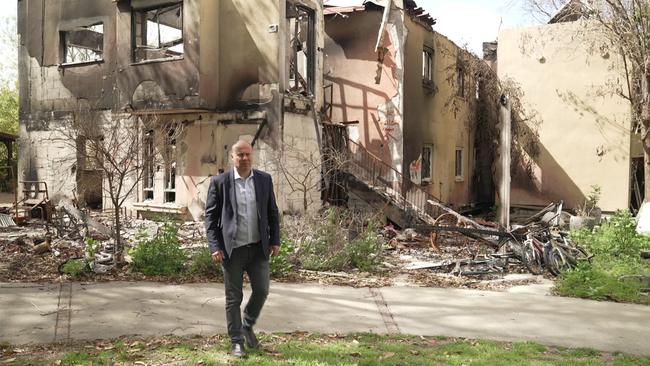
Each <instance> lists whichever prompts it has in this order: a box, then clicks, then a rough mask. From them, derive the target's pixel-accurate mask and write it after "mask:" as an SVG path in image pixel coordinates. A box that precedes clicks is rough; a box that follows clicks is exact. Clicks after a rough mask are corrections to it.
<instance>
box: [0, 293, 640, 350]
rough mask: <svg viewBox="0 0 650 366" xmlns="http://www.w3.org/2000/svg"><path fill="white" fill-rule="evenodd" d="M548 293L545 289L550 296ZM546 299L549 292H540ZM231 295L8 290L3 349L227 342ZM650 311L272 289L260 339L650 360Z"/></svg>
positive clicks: (523, 296)
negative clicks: (517, 348) (489, 346)
mask: <svg viewBox="0 0 650 366" xmlns="http://www.w3.org/2000/svg"><path fill="white" fill-rule="evenodd" d="M542 290H543V289H542ZM542 292H543V291H542ZM223 309H224V296H223V285H221V284H189V285H168V284H160V283H150V282H109V283H91V284H83V283H72V284H70V283H65V284H47V285H43V284H6V283H5V284H0V342H8V343H13V344H22V343H48V342H53V341H59V342H65V341H68V340H82V339H99V338H104V339H106V338H114V337H118V336H122V335H144V336H152V335H161V334H175V335H189V334H214V333H225V332H226V326H225V315H224V310H223ZM649 325H650V307H648V306H642V305H629V304H616V303H607V302H596V301H588V300H580V299H570V298H561V297H554V296H546V295H544V294H540V293H539V291H537V292H535V291H529V290H526V291H523V292H521V291H520V292H517V291H516V288H515V291H511V292H485V291H474V290H459V289H438V288H419V287H417V288H416V287H385V288H379V289H369V288H349V287H337V286H321V285H315V284H281V283H273V284H272V285H271V295H270V296H269V300H268V302H267V306H266V307H265V309H264V312H263V314H262V319H261V320H260V322H259V324H258V326H257V329H258V330H260V331H267V332H291V331H295V330H302V331H309V332H321V333H348V332H376V333H403V334H415V335H442V336H454V337H467V338H481V339H495V340H505V341H523V340H530V341H536V342H540V343H543V344H547V345H558V346H566V347H591V348H595V349H598V350H603V351H622V352H627V353H633V354H650V326H649Z"/></svg>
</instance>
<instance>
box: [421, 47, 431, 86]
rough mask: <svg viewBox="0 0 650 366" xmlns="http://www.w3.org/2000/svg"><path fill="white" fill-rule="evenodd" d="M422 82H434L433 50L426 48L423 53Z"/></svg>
mask: <svg viewBox="0 0 650 366" xmlns="http://www.w3.org/2000/svg"><path fill="white" fill-rule="evenodd" d="M422 81H423V82H424V83H425V84H428V83H432V82H433V49H431V48H428V47H425V48H424V50H423V51H422Z"/></svg>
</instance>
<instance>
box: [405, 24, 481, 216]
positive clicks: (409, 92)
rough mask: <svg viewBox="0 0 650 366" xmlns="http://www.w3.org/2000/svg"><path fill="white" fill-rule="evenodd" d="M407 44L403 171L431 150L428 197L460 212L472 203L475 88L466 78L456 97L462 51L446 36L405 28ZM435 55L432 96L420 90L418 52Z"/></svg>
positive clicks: (420, 28) (430, 92)
mask: <svg viewBox="0 0 650 366" xmlns="http://www.w3.org/2000/svg"><path fill="white" fill-rule="evenodd" d="M406 24H407V28H408V38H407V43H406V49H405V53H406V56H405V60H406V66H405V68H404V69H405V73H404V78H405V79H404V142H405V143H404V165H405V166H406V168H408V166H409V164H411V163H412V162H413V161H414V160H416V159H418V157H419V156H420V154H421V152H422V147H423V145H424V144H431V145H433V159H432V160H433V167H432V177H431V183H429V184H427V185H426V186H427V187H428V191H429V193H431V194H433V195H434V196H436V197H438V198H439V199H441V200H442V201H443V202H447V203H450V204H452V205H454V206H462V205H465V204H468V203H470V202H471V198H472V197H471V182H472V172H473V168H472V167H473V166H474V162H473V157H474V152H473V147H474V144H473V142H474V135H473V133H472V126H473V121H474V115H473V110H474V109H473V108H474V107H475V104H476V93H475V90H474V83H473V81H472V80H471V78H470V75H469V73H466V74H465V92H464V97H459V96H457V92H458V85H457V77H456V75H457V74H456V67H457V60H458V58H459V57H460V56H462V52H463V51H462V50H461V49H460V48H459V47H458V46H456V45H455V44H454V43H453V42H451V41H450V40H449V39H447V38H446V37H445V36H443V35H441V34H439V33H437V32H430V31H427V30H426V29H424V27H422V26H421V25H419V24H417V23H415V22H413V21H411V20H410V19H409V20H408V21H407V22H406ZM424 46H427V47H429V48H431V49H433V51H434V57H433V58H434V60H433V82H434V85H435V89H436V91H435V92H433V91H431V90H430V89H428V88H426V87H424V86H423V83H422V51H423V47H424ZM456 148H462V150H463V177H462V179H460V178H459V179H457V178H456V175H455V159H456Z"/></svg>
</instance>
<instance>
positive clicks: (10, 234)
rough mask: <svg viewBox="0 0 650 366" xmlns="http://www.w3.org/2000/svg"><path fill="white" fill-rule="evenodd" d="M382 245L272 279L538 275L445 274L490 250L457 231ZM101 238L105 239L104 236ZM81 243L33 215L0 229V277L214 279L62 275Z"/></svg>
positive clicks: (189, 245)
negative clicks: (372, 252) (370, 253)
mask: <svg viewBox="0 0 650 366" xmlns="http://www.w3.org/2000/svg"><path fill="white" fill-rule="evenodd" d="M95 219H96V220H97V221H98V222H100V223H104V224H106V225H109V222H110V219H109V218H108V217H107V216H102V215H95ZM158 225H159V224H157V223H155V222H153V221H148V220H130V221H129V222H128V223H127V225H125V230H124V232H123V236H124V237H125V239H126V240H127V241H131V240H133V239H134V237H135V235H136V233H137V232H138V231H140V230H146V231H147V232H148V233H150V234H155V232H156V231H157V228H158ZM382 235H384V236H385V238H386V241H387V246H386V248H385V250H384V251H383V256H382V258H381V263H380V264H379V265H378V266H377V270H376V271H373V273H367V272H359V271H350V272H335V273H332V272H315V271H308V270H303V269H299V268H296V269H294V270H293V271H292V272H290V273H289V274H288V275H286V276H283V277H276V278H274V280H275V281H279V282H315V283H321V284H328V285H341V286H353V287H383V286H396V285H407V286H425V287H457V288H473V289H486V290H495V291H500V290H504V289H507V288H509V287H511V286H515V285H521V284H528V283H538V282H539V281H540V277H539V276H532V275H528V276H526V275H523V276H518V277H516V278H514V279H507V280H504V273H489V274H479V275H466V274H462V273H450V272H453V271H454V263H455V261H457V260H458V259H463V258H482V257H483V256H485V255H487V253H490V252H493V251H494V249H493V248H490V247H488V246H486V245H484V244H482V243H480V242H477V241H476V240H473V239H469V238H466V237H464V236H462V235H460V234H453V233H447V234H441V235H439V236H438V237H437V238H435V241H432V238H431V237H428V236H423V235H420V234H417V233H415V232H414V231H412V230H405V231H397V230H394V229H392V228H391V227H387V228H384V230H383V231H382ZM48 237H50V238H51V240H50V241H51V244H50V245H49V248H48V249H47V250H44V251H42V252H39V248H40V247H43V246H44V245H45V244H44V241H45V240H46V239H47V238H48ZM179 238H180V239H181V242H182V243H183V246H184V247H185V248H186V249H187V250H188V251H190V252H191V251H193V250H196V249H198V248H201V247H202V246H205V245H206V244H205V239H204V238H205V236H204V231H203V226H202V223H193V222H186V223H183V224H182V225H181V229H180V231H179ZM104 239H106V238H104ZM83 255H84V244H83V240H81V239H80V238H77V239H76V240H75V239H71V238H70V237H68V235H60V233H58V232H57V231H56V230H55V229H54V228H52V227H51V225H50V226H49V227H48V226H46V225H44V224H43V223H42V222H40V221H38V220H32V221H29V222H27V223H26V224H25V225H23V226H16V227H2V228H0V282H37V283H42V282H59V281H78V280H83V281H158V282H168V283H192V282H220V281H221V279H220V278H218V277H215V276H206V275H188V274H183V275H179V276H175V277H165V276H146V275H143V274H140V273H135V272H132V271H131V270H130V269H129V267H128V265H127V266H124V267H122V268H113V269H112V270H111V271H109V272H107V273H104V274H92V275H89V276H86V277H84V278H81V279H79V278H71V277H69V276H68V275H65V274H62V272H61V270H60V269H61V266H62V265H63V264H65V263H66V261H67V260H69V259H72V258H83ZM508 272H509V273H525V271H524V269H523V268H521V266H517V265H512V266H510V267H509V268H508Z"/></svg>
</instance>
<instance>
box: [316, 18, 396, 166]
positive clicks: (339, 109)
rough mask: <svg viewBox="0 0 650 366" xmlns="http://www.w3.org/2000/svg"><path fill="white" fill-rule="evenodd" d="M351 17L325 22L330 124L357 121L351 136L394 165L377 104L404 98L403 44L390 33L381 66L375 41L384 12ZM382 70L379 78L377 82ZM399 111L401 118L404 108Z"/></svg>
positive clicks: (331, 19)
mask: <svg viewBox="0 0 650 366" xmlns="http://www.w3.org/2000/svg"><path fill="white" fill-rule="evenodd" d="M349 17H350V19H348V18H343V17H333V16H329V17H328V18H326V20H325V30H326V35H325V52H326V56H325V68H324V70H323V72H324V74H325V83H326V85H327V84H331V85H332V87H333V90H332V122H335V123H340V122H350V121H358V122H359V124H358V125H353V126H351V127H350V128H349V129H350V130H351V131H350V138H352V139H353V140H356V141H358V142H359V143H360V144H361V145H363V146H364V147H366V148H367V149H368V150H370V151H371V152H373V153H374V154H376V155H378V156H380V157H382V158H383V159H384V161H385V162H386V163H388V164H390V163H391V159H390V153H389V151H388V149H389V148H388V145H389V144H388V141H387V138H386V136H385V134H384V123H385V118H382V116H381V115H380V111H379V108H380V106H384V105H386V104H388V103H389V102H390V101H391V100H399V99H400V97H399V92H400V83H401V78H400V77H399V72H400V71H401V68H402V66H401V65H398V64H397V60H396V58H397V54H396V53H397V52H399V47H400V46H399V45H396V44H394V43H393V42H391V38H390V37H386V38H385V44H384V46H385V47H386V48H388V52H387V54H386V56H385V57H384V62H383V64H381V65H379V64H378V62H377V53H376V52H375V45H376V42H377V34H378V32H379V27H380V25H381V19H382V11H380V10H367V11H364V12H359V13H352V14H350V15H349ZM378 73H379V75H380V78H381V79H380V80H379V83H376V81H375V78H376V77H377V74H378ZM384 109H385V108H384ZM397 115H398V116H399V117H400V119H401V111H399V112H397ZM399 154H400V155H401V151H400V152H399Z"/></svg>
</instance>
